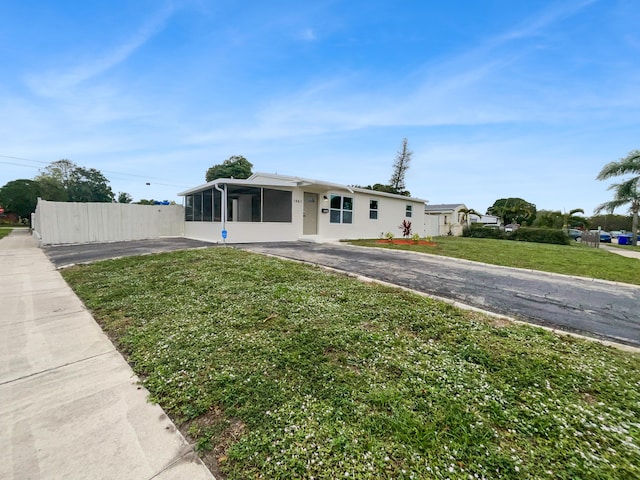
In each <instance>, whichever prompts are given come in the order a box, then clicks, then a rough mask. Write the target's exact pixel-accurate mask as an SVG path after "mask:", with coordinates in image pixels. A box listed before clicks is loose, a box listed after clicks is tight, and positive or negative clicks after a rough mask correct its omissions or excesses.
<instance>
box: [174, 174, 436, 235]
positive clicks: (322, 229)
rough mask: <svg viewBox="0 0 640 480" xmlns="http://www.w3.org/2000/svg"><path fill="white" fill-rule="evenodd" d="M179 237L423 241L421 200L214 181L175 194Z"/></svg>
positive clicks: (285, 183) (276, 180)
mask: <svg viewBox="0 0 640 480" xmlns="http://www.w3.org/2000/svg"><path fill="white" fill-rule="evenodd" d="M179 195H180V196H183V197H185V201H184V207H185V226H184V236H185V237H187V238H194V239H199V240H206V241H215V242H221V241H226V242H229V243H250V242H277V241H295V240H307V241H317V242H323V241H329V240H339V239H356V238H379V237H383V236H384V235H386V234H387V233H388V232H391V233H392V234H393V235H394V236H396V237H399V236H401V235H402V231H401V229H400V228H399V227H400V224H401V223H402V221H403V220H407V221H410V222H411V223H412V232H413V233H417V234H419V235H424V233H425V229H424V214H423V213H422V212H423V211H424V205H425V202H426V201H425V200H422V199H419V198H412V197H405V196H402V195H394V194H390V193H384V192H378V191H374V190H367V189H364V188H357V187H350V186H347V185H339V184H335V183H329V182H324V181H318V180H310V179H305V178H300V177H290V176H285V175H276V174H267V173H254V174H253V175H251V177H249V178H247V179H246V180H240V179H233V178H218V179H216V180H213V181H211V182H208V183H205V184H203V185H200V186H197V187H194V188H191V189H189V190H185V191H184V192H181V193H179Z"/></svg>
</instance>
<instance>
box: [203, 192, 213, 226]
mask: <svg viewBox="0 0 640 480" xmlns="http://www.w3.org/2000/svg"><path fill="white" fill-rule="evenodd" d="M202 221H203V222H211V221H213V190H205V191H204V192H202Z"/></svg>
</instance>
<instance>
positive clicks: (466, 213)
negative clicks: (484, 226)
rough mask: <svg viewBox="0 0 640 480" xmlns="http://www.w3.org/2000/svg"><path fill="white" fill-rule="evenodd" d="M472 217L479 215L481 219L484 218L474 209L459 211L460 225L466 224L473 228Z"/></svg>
mask: <svg viewBox="0 0 640 480" xmlns="http://www.w3.org/2000/svg"><path fill="white" fill-rule="evenodd" d="M471 215H477V216H479V217H481V216H482V214H481V213H478V212H477V211H475V210H474V209H473V208H461V209H460V210H458V223H460V224H463V223H466V224H467V227H470V226H471V218H470V216H471Z"/></svg>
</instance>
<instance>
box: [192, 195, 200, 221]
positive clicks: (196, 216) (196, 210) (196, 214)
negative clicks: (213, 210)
mask: <svg viewBox="0 0 640 480" xmlns="http://www.w3.org/2000/svg"><path fill="white" fill-rule="evenodd" d="M193 221H194V222H201V221H202V192H198V193H194V194H193Z"/></svg>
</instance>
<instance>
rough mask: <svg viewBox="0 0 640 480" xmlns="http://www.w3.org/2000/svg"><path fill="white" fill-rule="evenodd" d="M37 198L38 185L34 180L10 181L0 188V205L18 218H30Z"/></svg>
mask: <svg viewBox="0 0 640 480" xmlns="http://www.w3.org/2000/svg"><path fill="white" fill-rule="evenodd" d="M39 196H40V184H39V183H38V182H37V181H36V180H27V179H19V180H12V181H10V182H8V183H7V184H5V185H4V186H3V187H2V188H0V205H2V206H3V207H4V208H5V209H6V210H7V211H8V212H13V213H15V214H17V215H18V216H19V217H25V218H30V216H31V213H33V212H35V210H36V204H37V203H38V197H39Z"/></svg>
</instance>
